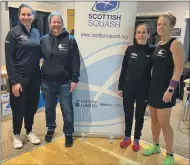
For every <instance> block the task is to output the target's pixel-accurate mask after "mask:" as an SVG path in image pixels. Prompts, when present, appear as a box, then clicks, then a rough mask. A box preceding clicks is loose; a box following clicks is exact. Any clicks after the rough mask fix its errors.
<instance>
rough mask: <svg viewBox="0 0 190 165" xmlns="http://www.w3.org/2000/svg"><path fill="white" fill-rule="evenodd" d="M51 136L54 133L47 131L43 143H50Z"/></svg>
mask: <svg viewBox="0 0 190 165" xmlns="http://www.w3.org/2000/svg"><path fill="white" fill-rule="evenodd" d="M53 134H54V131H47V134H46V136H45V141H46V142H51V141H52V139H53Z"/></svg>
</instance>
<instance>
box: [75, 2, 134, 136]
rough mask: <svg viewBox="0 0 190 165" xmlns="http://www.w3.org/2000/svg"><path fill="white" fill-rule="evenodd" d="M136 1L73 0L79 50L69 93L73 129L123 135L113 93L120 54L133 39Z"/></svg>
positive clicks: (118, 105) (120, 111)
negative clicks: (76, 72)
mask: <svg viewBox="0 0 190 165" xmlns="http://www.w3.org/2000/svg"><path fill="white" fill-rule="evenodd" d="M136 8H137V3H136V2H119V1H96V2H76V3H75V38H76V40H77V43H78V45H79V49H80V53H81V71H80V74H81V75H80V83H79V84H78V88H77V90H76V91H75V92H74V94H73V106H74V117H75V132H85V133H88V134H99V135H119V136H120V135H123V134H124V112H123V101H122V98H121V97H119V96H118V94H117V88H118V79H119V75H120V70H121V65H122V60H123V55H124V52H125V49H126V46H127V45H129V44H132V43H133V39H134V28H135V20H136Z"/></svg>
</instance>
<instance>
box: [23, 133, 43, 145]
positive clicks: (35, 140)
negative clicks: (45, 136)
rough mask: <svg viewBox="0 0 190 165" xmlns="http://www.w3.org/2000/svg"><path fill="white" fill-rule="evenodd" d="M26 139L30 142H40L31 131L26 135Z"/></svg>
mask: <svg viewBox="0 0 190 165" xmlns="http://www.w3.org/2000/svg"><path fill="white" fill-rule="evenodd" d="M26 139H27V140H28V141H29V142H30V143H32V144H40V139H39V138H38V137H37V136H36V135H34V134H33V133H32V132H30V133H29V134H28V135H26Z"/></svg>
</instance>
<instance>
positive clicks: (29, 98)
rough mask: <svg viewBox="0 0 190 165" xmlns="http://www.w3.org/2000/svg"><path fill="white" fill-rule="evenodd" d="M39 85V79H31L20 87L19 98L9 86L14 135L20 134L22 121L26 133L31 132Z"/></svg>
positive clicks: (37, 101)
mask: <svg viewBox="0 0 190 165" xmlns="http://www.w3.org/2000/svg"><path fill="white" fill-rule="evenodd" d="M9 84H10V82H9ZM40 85H41V79H40V78H36V79H33V78H31V79H30V80H29V81H28V82H27V84H25V85H22V90H23V92H20V96H19V97H15V96H14V94H13V93H12V85H10V106H11V109H12V121H13V133H14V134H15V135H16V134H20V132H21V128H22V122H23V119H24V125H25V129H26V132H27V133H29V132H30V131H32V125H33V121H34V115H35V113H36V111H37V108H38V103H39V96H40Z"/></svg>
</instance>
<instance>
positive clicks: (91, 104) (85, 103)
mask: <svg viewBox="0 0 190 165" xmlns="http://www.w3.org/2000/svg"><path fill="white" fill-rule="evenodd" d="M75 106H76V107H86V108H97V101H94V100H76V102H75Z"/></svg>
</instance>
